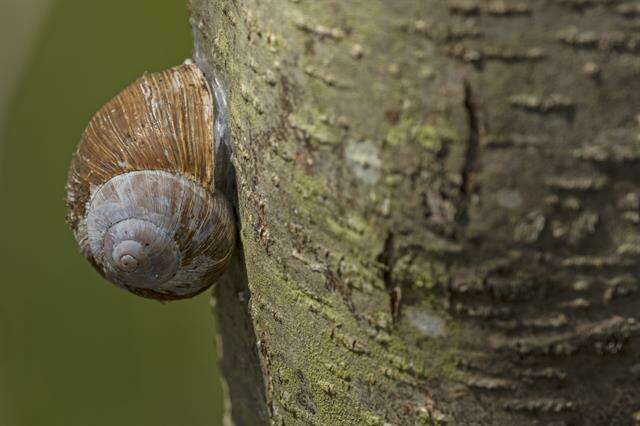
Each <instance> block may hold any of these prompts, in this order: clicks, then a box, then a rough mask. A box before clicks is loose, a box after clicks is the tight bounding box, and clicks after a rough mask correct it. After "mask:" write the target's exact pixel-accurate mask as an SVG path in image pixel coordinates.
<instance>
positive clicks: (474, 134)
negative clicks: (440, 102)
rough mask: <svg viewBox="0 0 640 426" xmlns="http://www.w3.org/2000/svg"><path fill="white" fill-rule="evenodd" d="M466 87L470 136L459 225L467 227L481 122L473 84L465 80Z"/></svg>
mask: <svg viewBox="0 0 640 426" xmlns="http://www.w3.org/2000/svg"><path fill="white" fill-rule="evenodd" d="M463 86H464V100H463V103H464V109H465V113H466V116H467V127H468V132H469V135H468V137H467V141H466V152H465V157H464V164H463V166H462V170H461V173H460V174H461V177H462V179H461V183H460V193H461V201H460V208H459V210H458V223H460V224H462V225H466V224H467V223H468V222H469V204H470V202H471V196H472V195H473V186H474V181H475V177H476V172H477V165H478V145H479V143H480V122H479V111H478V102H477V99H476V96H475V94H474V92H473V88H472V87H471V83H469V81H467V80H465V81H464V83H463Z"/></svg>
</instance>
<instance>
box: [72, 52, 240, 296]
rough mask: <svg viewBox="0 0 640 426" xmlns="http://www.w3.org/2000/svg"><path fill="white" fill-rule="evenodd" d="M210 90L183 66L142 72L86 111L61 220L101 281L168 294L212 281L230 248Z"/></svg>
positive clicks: (231, 228)
mask: <svg viewBox="0 0 640 426" xmlns="http://www.w3.org/2000/svg"><path fill="white" fill-rule="evenodd" d="M213 129H214V103H213V97H212V92H211V88H210V86H209V84H208V82H207V79H206V78H205V75H204V74H203V73H202V71H201V70H200V68H198V67H197V66H196V65H195V64H193V63H190V62H185V64H183V65H180V66H176V67H173V68H170V69H168V70H165V71H162V72H158V73H150V74H145V75H143V76H142V77H141V78H139V79H138V80H136V81H135V82H134V83H133V84H131V85H129V86H128V87H127V88H125V89H124V90H123V91H122V92H120V93H119V94H118V95H116V96H115V97H114V98H113V99H111V100H110V101H109V102H107V103H106V105H104V106H103V107H102V108H100V110H99V111H98V112H97V113H96V114H95V115H94V116H93V118H92V119H91V120H90V122H89V125H88V126H87V128H86V130H85V131H84V134H83V135H82V138H81V140H80V143H79V145H78V148H77V150H76V152H75V154H74V156H73V159H72V161H71V165H70V168H69V174H68V180H67V186H66V189H67V197H66V205H67V222H68V224H69V225H70V227H71V230H72V231H73V234H74V236H75V239H76V242H77V243H78V246H79V248H80V251H81V252H82V254H83V255H84V256H85V257H86V258H87V259H88V260H89V262H90V263H91V264H92V265H93V266H94V267H95V269H96V270H97V271H98V272H99V273H100V274H101V275H102V276H103V277H104V278H106V279H107V280H108V281H110V282H112V283H114V284H115V285H116V286H118V287H120V288H123V289H126V290H128V291H130V292H132V293H134V294H137V295H139V296H143V297H147V298H152V299H159V300H175V299H184V298H188V297H192V296H194V295H196V294H199V293H201V292H202V291H204V290H206V289H207V288H208V287H210V286H211V285H212V284H213V283H214V282H215V281H216V280H217V279H218V278H219V277H220V276H221V275H222V274H223V273H224V271H225V269H226V267H227V264H228V262H229V260H230V258H231V255H232V252H233V249H234V247H235V239H236V230H235V222H234V216H233V211H232V209H231V206H230V203H229V202H228V200H227V199H226V197H225V195H223V193H222V192H221V191H220V190H219V189H217V188H216V182H215V179H214V176H215V170H214V165H215V163H216V155H215V154H216V148H215V140H214V139H215V137H214V133H213Z"/></svg>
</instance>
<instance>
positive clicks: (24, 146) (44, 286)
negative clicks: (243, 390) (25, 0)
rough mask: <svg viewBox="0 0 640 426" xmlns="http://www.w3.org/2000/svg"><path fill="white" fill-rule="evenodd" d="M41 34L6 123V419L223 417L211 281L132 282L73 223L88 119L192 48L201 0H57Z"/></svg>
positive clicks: (2, 218)
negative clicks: (151, 289)
mask: <svg viewBox="0 0 640 426" xmlns="http://www.w3.org/2000/svg"><path fill="white" fill-rule="evenodd" d="M3 1H5V0H0V3H1V2H3ZM12 3H13V4H15V7H19V2H12ZM6 6H7V5H6V4H5V7H6ZM13 25H15V26H16V27H19V26H20V25H22V23H21V22H14V23H13ZM6 31H7V29H6V28H5V32H6ZM34 31H35V30H34ZM35 40H36V41H35V45H34V48H33V50H32V52H31V55H30V58H29V60H28V61H27V65H26V66H25V67H22V70H23V72H22V73H21V75H20V76H19V78H18V81H19V83H18V86H17V87H16V88H15V90H13V97H12V98H11V99H10V100H9V101H8V103H7V105H8V107H7V108H6V112H7V113H6V116H5V121H4V122H5V123H6V127H5V128H4V129H1V131H2V137H0V150H1V151H2V153H1V154H0V226H1V228H0V289H1V290H2V292H1V293H0V426H39V425H42V426H44V425H46V426H55V425H64V426H75V425H78V426H84V425H89V426H100V425H109V426H115V425H118V426H129V425H136V426H142V425H154V426H165V425H166V426H191V425H194V426H197V425H217V424H220V423H221V418H222V396H221V388H220V383H219V379H218V375H217V360H216V347H215V330H214V327H215V324H214V317H213V316H212V314H211V309H210V307H209V293H208V292H205V293H204V294H203V295H201V296H199V297H197V298H195V299H192V300H189V301H183V302H173V303H168V304H161V303H159V302H155V301H148V300H144V299H141V298H138V297H135V296H133V295H129V294H127V293H125V292H123V291H121V290H118V289H116V288H115V287H114V286H112V285H110V284H108V283H106V282H105V281H103V280H102V279H101V278H100V277H99V276H98V274H97V273H96V272H95V271H93V269H92V268H91V267H90V265H89V264H88V263H87V262H86V261H85V260H84V259H83V258H82V257H81V256H80V254H79V253H78V250H77V248H76V246H75V243H74V241H73V237H72V235H71V232H70V231H69V230H68V228H67V226H66V224H65V223H64V216H65V211H64V202H63V199H64V184H65V179H66V169H67V166H68V163H69V160H70V157H71V154H72V152H73V150H74V148H75V146H76V144H77V142H78V140H79V138H80V135H81V133H82V130H83V129H84V127H85V126H86V124H87V122H88V120H89V118H90V117H91V115H92V114H93V112H94V111H95V110H97V109H98V108H99V106H100V105H101V104H103V103H104V102H105V101H107V100H108V99H109V98H111V97H112V96H113V95H115V94H116V93H117V92H118V91H119V90H121V89H122V88H124V87H125V86H126V85H127V84H128V83H130V82H132V81H133V80H134V79H135V78H137V77H138V76H140V75H141V74H142V73H143V72H144V71H153V70H159V69H162V68H165V67H168V66H171V65H174V64H177V63H179V62H181V61H182V60H183V59H184V58H186V57H188V56H189V55H190V52H191V37H190V28H189V25H188V10H187V1H186V0H169V1H164V0H163V1H158V0H109V1H103V0H96V1H93V0H91V1H88V0H57V1H53V3H52V4H51V5H50V9H49V12H48V13H47V14H46V16H45V17H44V19H43V21H42V27H41V28H39V29H38V35H37V36H36V37H35ZM10 42H11V40H10V39H5V40H3V41H2V43H3V44H7V43H10ZM0 47H2V46H0ZM0 58H2V57H0ZM2 60H7V58H6V57H5V58H4V59H0V61H2ZM5 65H6V64H5ZM0 66H3V64H2V63H1V62H0ZM2 101H5V100H4V99H2Z"/></svg>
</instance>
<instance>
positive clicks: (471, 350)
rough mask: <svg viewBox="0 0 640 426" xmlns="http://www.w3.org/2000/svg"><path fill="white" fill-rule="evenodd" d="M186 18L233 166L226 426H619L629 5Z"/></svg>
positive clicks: (637, 194) (632, 82)
mask: <svg viewBox="0 0 640 426" xmlns="http://www.w3.org/2000/svg"><path fill="white" fill-rule="evenodd" d="M191 8H192V17H193V24H194V28H195V34H196V41H197V43H196V49H197V54H198V55H199V56H200V57H201V58H204V60H205V61H206V63H207V64H208V66H210V67H212V68H213V69H215V70H216V72H217V73H218V75H219V76H220V77H221V79H222V80H223V81H224V84H225V85H226V87H227V88H228V92H229V106H230V110H229V113H230V126H231V127H230V128H231V135H232V138H233V142H234V150H235V152H234V156H233V157H234V158H233V162H234V165H235V168H236V174H237V181H236V185H237V186H236V191H237V197H238V212H239V220H240V224H241V231H240V233H241V238H242V248H241V250H240V254H239V257H238V259H237V263H236V265H235V267H234V268H232V271H231V273H230V275H229V276H228V277H227V282H225V283H222V284H221V285H220V286H218V313H219V318H220V328H221V342H222V347H223V353H222V372H223V374H224V375H225V377H226V381H227V385H228V388H229V389H228V394H229V399H230V402H231V406H230V414H229V420H230V421H231V420H233V421H234V422H235V423H237V424H266V423H269V422H272V423H275V424H318V425H327V424H370V425H376V424H381V425H382V424H387V423H388V424H397V425H401V424H416V423H418V424H420V423H422V424H442V423H449V424H483V425H484V424H486V425H490V424H509V425H511V424H518V425H519V424H522V425H525V424H526V425H528V424H544V425H546V424H567V425H571V424H576V425H577V424H594V425H595V424H620V425H624V424H633V423H634V421H636V420H638V418H639V417H640V340H639V339H638V334H639V332H640V323H639V322H638V321H639V318H638V315H639V309H638V307H639V304H638V301H639V299H638V291H637V290H638V284H639V283H638V278H639V276H640V262H638V260H639V257H640V229H639V224H640V171H639V169H638V167H639V166H640V129H639V125H640V123H639V121H640V115H639V113H640V111H639V106H640V78H639V77H640V56H639V53H640V8H639V6H638V3H637V2H631V1H617V0H531V1H526V2H524V1H518V0H509V1H489V0H487V1H484V0H459V1H458V0H456V1H444V0H400V1H391V0H388V1H382V0H377V1H374V0H360V1H352V0H350V1H330V0H323V1H311V0H297V1H296V0H271V1H259V0H235V1H231V0H191ZM634 419H635V420H634Z"/></svg>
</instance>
